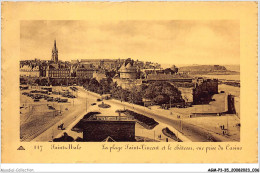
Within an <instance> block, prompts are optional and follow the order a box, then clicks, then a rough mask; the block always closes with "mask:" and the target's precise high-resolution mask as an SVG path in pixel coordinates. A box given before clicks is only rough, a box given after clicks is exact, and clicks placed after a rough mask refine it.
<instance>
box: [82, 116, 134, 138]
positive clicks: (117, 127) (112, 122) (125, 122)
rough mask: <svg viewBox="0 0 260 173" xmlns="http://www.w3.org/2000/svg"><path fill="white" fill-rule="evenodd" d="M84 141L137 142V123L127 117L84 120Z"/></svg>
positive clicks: (95, 117) (100, 117) (96, 117)
mask: <svg viewBox="0 0 260 173" xmlns="http://www.w3.org/2000/svg"><path fill="white" fill-rule="evenodd" d="M81 121H82V122H83V123H82V124H83V127H82V128H83V141H88V142H89V141H93V142H101V141H106V139H108V138H110V139H112V141H116V142H127V141H135V121H134V120H133V119H129V118H128V117H126V116H104V115H97V116H93V117H90V118H89V119H82V120H81Z"/></svg>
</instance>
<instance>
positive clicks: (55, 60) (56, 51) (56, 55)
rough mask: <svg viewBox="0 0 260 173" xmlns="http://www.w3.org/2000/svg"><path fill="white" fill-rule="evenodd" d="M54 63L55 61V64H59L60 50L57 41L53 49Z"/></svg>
mask: <svg viewBox="0 0 260 173" xmlns="http://www.w3.org/2000/svg"><path fill="white" fill-rule="evenodd" d="M51 60H52V61H54V63H58V49H57V47H56V40H54V46H53V49H52V58H51Z"/></svg>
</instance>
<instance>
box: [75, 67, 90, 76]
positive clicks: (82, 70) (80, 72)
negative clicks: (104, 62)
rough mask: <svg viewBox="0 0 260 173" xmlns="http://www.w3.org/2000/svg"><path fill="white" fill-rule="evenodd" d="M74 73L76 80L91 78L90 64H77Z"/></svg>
mask: <svg viewBox="0 0 260 173" xmlns="http://www.w3.org/2000/svg"><path fill="white" fill-rule="evenodd" d="M75 71H76V77H77V78H93V73H94V68H93V67H92V65H91V64H79V65H77V67H76V70H75Z"/></svg>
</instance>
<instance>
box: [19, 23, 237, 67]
mask: <svg viewBox="0 0 260 173" xmlns="http://www.w3.org/2000/svg"><path fill="white" fill-rule="evenodd" d="M239 36H240V24H239V21H237V20H210V21H202V20H198V21H196V20H192V21H189V20H158V21H150V20H140V21H139V20H136V21H131V20H125V21H72V20H71V21H69V20H68V21H65V20H61V21H55V20H44V21H43V20H35V21H34V20H28V21H21V23H20V56H21V60H28V59H35V58H39V59H44V60H50V59H51V50H52V48H53V44H54V40H55V39H56V42H57V47H58V51H59V60H63V61H70V60H75V59H79V60H80V59H89V58H91V59H105V58H109V59H110V58H111V59H112V58H113V59H114V58H116V59H118V58H122V59H124V58H132V59H134V60H137V59H138V60H141V61H152V62H157V63H160V64H187V65H188V64H220V65H221V64H239V63H240V37H239Z"/></svg>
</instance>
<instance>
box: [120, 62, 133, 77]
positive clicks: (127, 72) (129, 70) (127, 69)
mask: <svg viewBox="0 0 260 173" xmlns="http://www.w3.org/2000/svg"><path fill="white" fill-rule="evenodd" d="M119 73H120V78H121V79H137V69H136V67H135V66H134V65H133V63H127V64H125V63H124V64H123V65H122V66H121V67H120V69H119Z"/></svg>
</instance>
